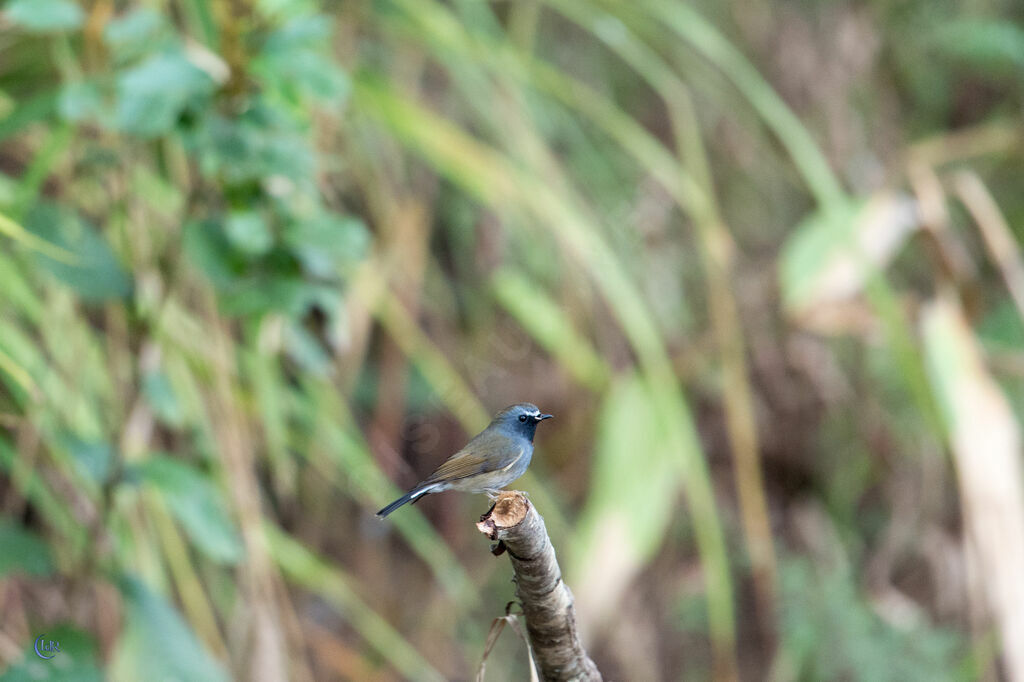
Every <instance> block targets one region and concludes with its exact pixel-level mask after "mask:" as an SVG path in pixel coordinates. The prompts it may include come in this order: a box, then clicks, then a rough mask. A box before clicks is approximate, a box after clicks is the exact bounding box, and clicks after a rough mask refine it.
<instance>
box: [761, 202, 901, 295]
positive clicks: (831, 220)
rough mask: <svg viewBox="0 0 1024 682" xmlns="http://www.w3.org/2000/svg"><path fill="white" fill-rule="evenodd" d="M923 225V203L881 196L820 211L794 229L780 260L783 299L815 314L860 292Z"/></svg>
mask: <svg viewBox="0 0 1024 682" xmlns="http://www.w3.org/2000/svg"><path fill="white" fill-rule="evenodd" d="M918 226H919V223H918V215H917V204H916V202H915V201H913V200H912V199H910V198H909V197H906V196H903V195H889V194H878V195H876V196H874V197H872V198H871V200H869V201H852V200H851V201H848V202H846V203H845V204H842V205H841V206H838V207H836V208H834V209H832V210H826V211H816V212H814V213H812V214H811V215H809V216H808V217H807V218H805V219H804V220H803V221H802V222H801V223H800V224H799V225H797V227H796V228H795V229H794V230H793V233H792V235H791V236H790V237H789V238H788V239H787V241H786V243H785V245H784V246H783V250H782V255H781V258H780V259H779V279H780V283H781V286H782V294H783V298H784V300H785V302H786V306H787V307H788V308H789V309H790V310H791V311H801V312H802V311H810V310H812V309H815V308H818V307H823V306H828V305H831V304H833V303H835V302H836V301H840V300H845V299H847V298H850V297H853V296H856V295H858V294H860V293H861V292H862V291H863V289H864V287H865V285H866V284H867V282H868V281H869V279H870V277H871V275H872V273H873V272H875V271H880V270H883V269H884V268H885V267H886V266H887V265H888V264H889V263H890V262H891V261H892V259H893V258H894V257H895V256H896V254H897V253H898V252H899V250H900V249H901V248H902V247H903V245H904V244H905V243H906V242H907V240H908V239H909V237H910V235H911V234H912V233H913V231H914V230H916V229H917V228H918Z"/></svg>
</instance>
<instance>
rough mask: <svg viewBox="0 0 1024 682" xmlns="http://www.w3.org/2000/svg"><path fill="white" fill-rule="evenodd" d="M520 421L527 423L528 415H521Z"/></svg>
mask: <svg viewBox="0 0 1024 682" xmlns="http://www.w3.org/2000/svg"><path fill="white" fill-rule="evenodd" d="M519 421H521V422H525V421H526V415H525V414H521V415H519Z"/></svg>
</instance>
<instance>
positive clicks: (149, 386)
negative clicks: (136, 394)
mask: <svg viewBox="0 0 1024 682" xmlns="http://www.w3.org/2000/svg"><path fill="white" fill-rule="evenodd" d="M142 394H143V395H144V396H146V402H148V403H149V405H150V407H152V408H153V412H155V413H156V414H157V416H159V417H160V419H161V420H162V421H164V422H165V423H166V424H170V425H171V426H181V425H183V424H184V423H185V411H184V409H182V407H181V403H180V402H178V396H177V395H175V393H174V387H173V386H171V382H170V381H168V379H167V375H166V374H164V373H163V372H161V371H154V372H146V373H145V374H144V375H143V376H142Z"/></svg>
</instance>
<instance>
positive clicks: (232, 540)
mask: <svg viewBox="0 0 1024 682" xmlns="http://www.w3.org/2000/svg"><path fill="white" fill-rule="evenodd" d="M132 473H133V474H134V475H136V476H138V477H139V479H140V480H141V482H142V483H143V484H146V485H149V486H151V487H152V488H154V489H155V490H157V491H159V493H160V494H161V495H162V496H163V498H164V500H166V502H167V506H168V509H169V510H170V512H171V514H172V515H173V516H174V518H176V519H177V520H178V522H179V523H181V525H182V527H183V528H184V529H185V532H186V533H187V534H188V536H189V538H190V539H191V540H192V542H193V543H194V544H195V546H196V547H197V548H198V549H199V550H200V551H202V552H203V553H204V554H206V555H207V556H208V557H210V558H211V559H213V560H214V561H218V562H221V563H234V562H236V561H238V560H239V559H240V558H241V556H242V542H241V539H240V538H239V535H238V531H237V529H236V528H235V525H234V523H233V522H232V520H231V518H230V517H229V516H228V513H227V509H226V507H225V505H224V502H223V500H222V498H221V493H220V491H219V490H218V488H217V487H216V486H215V485H214V484H213V483H212V482H211V481H210V480H209V479H208V478H207V477H206V476H204V475H203V474H201V473H200V472H199V471H197V470H196V469H194V468H192V467H191V466H189V465H187V464H185V463H183V462H181V461H179V460H177V459H172V458H171V457H169V456H166V455H152V456H150V457H149V458H148V459H146V460H144V461H143V462H140V463H139V464H137V465H136V466H134V467H133V468H132Z"/></svg>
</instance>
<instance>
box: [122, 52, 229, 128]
mask: <svg viewBox="0 0 1024 682" xmlns="http://www.w3.org/2000/svg"><path fill="white" fill-rule="evenodd" d="M214 87H215V86H214V82H213V80H212V79H211V78H210V77H209V76H208V75H207V74H206V73H205V72H204V71H203V70H202V69H200V68H198V67H196V66H195V65H193V64H192V63H191V62H190V61H189V60H188V59H187V58H186V56H185V54H184V53H183V52H181V51H180V50H168V51H166V52H162V53H160V54H155V55H153V56H151V57H149V58H148V59H146V60H145V61H143V62H142V63H141V64H139V65H138V66H136V67H134V68H131V69H128V70H126V71H124V72H123V73H122V74H121V75H120V76H118V79H117V125H118V127H119V128H120V129H121V130H124V131H126V132H129V133H134V134H136V135H139V136H141V137H156V136H158V135H162V134H164V133H166V132H168V131H170V130H171V129H172V128H173V127H174V126H175V124H176V123H177V121H178V117H179V116H181V114H182V112H184V111H185V110H186V109H187V108H188V106H189V105H190V104H191V103H192V102H193V100H196V99H199V98H202V97H204V96H208V95H209V94H210V93H212V92H213V90H214Z"/></svg>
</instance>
